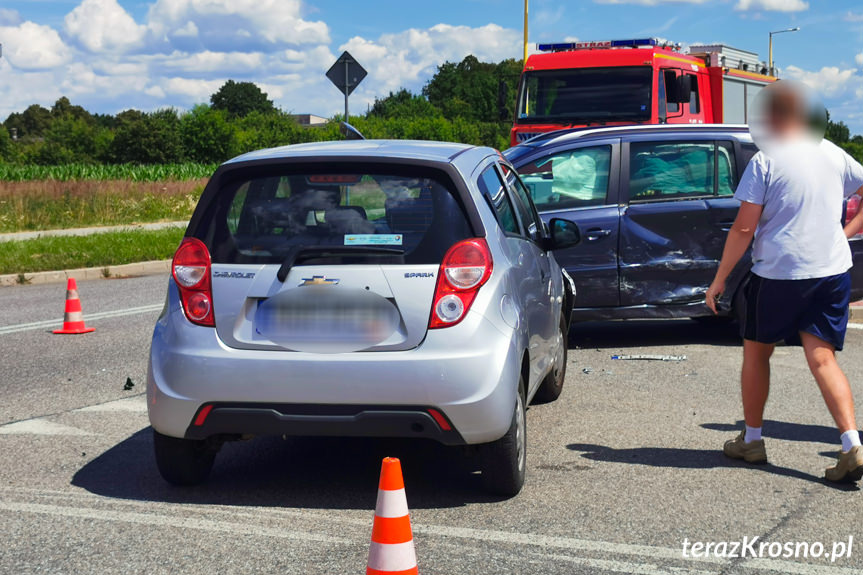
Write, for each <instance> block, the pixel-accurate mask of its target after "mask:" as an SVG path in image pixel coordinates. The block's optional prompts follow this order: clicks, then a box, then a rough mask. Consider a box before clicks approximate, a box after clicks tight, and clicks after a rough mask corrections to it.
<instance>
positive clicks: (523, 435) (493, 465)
mask: <svg viewBox="0 0 863 575" xmlns="http://www.w3.org/2000/svg"><path fill="white" fill-rule="evenodd" d="M482 448H483V449H482V484H483V487H484V488H485V490H486V491H488V492H490V493H493V494H495V495H503V496H506V497H513V496H515V495H518V492H519V491H521V488H522V486H524V476H525V470H526V468H527V425H526V418H525V405H524V380H519V386H518V394H517V396H516V401H515V410H514V412H513V414H512V422H511V423H510V426H509V429H508V430H507V432H506V434H505V435H504V436H503V437H501V438H500V439H498V440H497V441H493V442H491V443H486V444H484V445H483V446H482Z"/></svg>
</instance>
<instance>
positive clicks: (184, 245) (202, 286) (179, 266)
mask: <svg viewBox="0 0 863 575" xmlns="http://www.w3.org/2000/svg"><path fill="white" fill-rule="evenodd" d="M171 274H172V275H173V276H174V281H175V282H176V283H177V288H179V290H180V301H181V302H182V303H183V312H185V314H186V318H187V319H188V320H189V321H190V322H192V323H195V324H198V325H203V326H206V327H214V326H215V325H216V322H215V319H214V317H213V289H212V284H211V283H210V252H209V251H208V250H207V246H205V245H204V242H202V241H201V240H199V239H197V238H183V241H182V242H180V247H179V248H177V253H175V254H174V261H173V262H172V263H171Z"/></svg>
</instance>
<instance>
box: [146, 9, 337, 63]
mask: <svg viewBox="0 0 863 575" xmlns="http://www.w3.org/2000/svg"><path fill="white" fill-rule="evenodd" d="M301 8H302V1H301V0H157V1H156V2H155V3H154V4H153V5H151V7H150V10H149V14H148V22H149V28H150V32H151V33H152V35H153V39H154V40H155V41H157V42H163V43H168V44H170V45H173V46H174V47H179V48H184V47H190V46H193V45H194V46H198V47H200V48H204V49H209V50H213V51H228V50H231V49H233V50H244V49H250V48H261V47H264V46H266V47H269V48H272V46H274V45H294V46H299V45H307V44H324V43H328V42H329V41H330V36H329V27H328V26H327V25H326V23H324V22H311V21H307V20H305V19H303V18H302V17H301ZM181 39H189V42H192V39H194V42H195V43H194V44H189V45H188V46H186V45H183V44H180V43H179V42H180V40H181Z"/></svg>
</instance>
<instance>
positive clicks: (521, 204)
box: [501, 166, 545, 241]
mask: <svg viewBox="0 0 863 575" xmlns="http://www.w3.org/2000/svg"><path fill="white" fill-rule="evenodd" d="M501 169H502V170H503V173H504V176H505V178H506V183H507V184H508V185H509V189H510V190H512V193H513V204H515V210H516V211H517V212H518V216H519V218H520V219H521V224H522V226H524V228H525V232H526V235H527V237H529V238H530V239H532V240H533V241H539V240H540V239H542V238H543V237H544V236H545V232H544V230H543V227H542V220H541V219H540V218H539V215H538V214H537V213H536V208H534V206H533V202H532V201H531V200H530V194H528V192H527V190H526V189H525V187H524V184H522V183H521V181H520V180H519V179H518V178H517V177H516V175H515V172H513V171H512V170H510V169H509V168H508V167H506V166H501Z"/></svg>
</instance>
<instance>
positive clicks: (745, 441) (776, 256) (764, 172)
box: [706, 82, 863, 481]
mask: <svg viewBox="0 0 863 575" xmlns="http://www.w3.org/2000/svg"><path fill="white" fill-rule="evenodd" d="M762 97H763V99H764V100H763V101H764V104H765V110H764V115H765V123H766V128H767V135H766V137H765V138H763V139H762V140H761V141H759V142H758V143H759V144H760V145H761V146H762V151H760V152H759V153H758V154H756V155H755V157H753V158H752V161H750V162H749V165H748V166H747V167H746V171H745V173H744V174H743V177H742V178H741V181H740V184H739V186H738V188H737V192H736V193H735V195H734V197H735V198H736V199H738V200H740V202H741V205H740V211H739V213H738V215H737V219H736V220H735V222H734V225H733V226H732V228H731V231H729V233H728V238H727V240H726V243H725V250H724V252H723V254H722V261H721V262H720V265H719V269H718V271H717V272H716V278H715V279H714V280H713V283H712V284H711V286H710V288H709V289H708V291H707V295H706V298H707V305H708V306H709V307H710V308H711V309H712V310H713V311H714V312H716V301H717V299H718V298H719V296H721V295H722V293H723V292H724V291H725V280H726V278H727V277H728V275H729V274H730V273H731V271H732V270H733V269H734V266H735V265H736V264H737V262H738V261H739V260H740V258H741V257H742V256H743V254H744V253H745V252H746V249H747V247H748V246H749V243H750V241H752V240H753V237H754V242H753V247H752V261H753V266H752V278H751V279H750V281H749V283H748V284H747V286H746V288H745V296H746V298H745V301H746V310H745V311H746V313H745V317H744V321H743V325H742V326H741V328H742V332H743V339H744V342H743V368H742V375H741V383H742V391H743V413H744V419H745V423H746V428H745V430H744V431H743V432H741V433H740V435H739V436H738V437H737V438H736V439H733V440H730V441H728V442H726V443H725V445H724V447H723V451H724V453H725V454H726V455H727V456H729V457H732V458H735V459H743V460H745V461H748V462H750V463H763V462H766V461H767V452H766V449H765V447H764V441H763V440H762V439H761V424H762V419H763V414H764V405H765V404H766V402H767V395H768V392H769V388H770V357H771V355H772V354H773V349H774V347H775V345H776V343H778V342H780V341H783V340H785V341H787V342H789V343H800V344H802V345H803V349H804V351H805V354H806V359H807V361H808V363H809V368H810V370H811V371H812V374H813V375H814V376H815V380H816V381H817V383H818V386H819V388H820V389H821V394H822V396H823V397H824V401H825V403H826V404H827V407H828V409H829V410H830V413H831V415H832V416H833V419H834V420H835V422H836V425H837V426H838V428H839V432H840V439H841V441H842V451H841V452H840V454H839V461H838V462H837V464H836V465H835V466H833V467H830V468H828V469H827V470H826V472H825V477H826V478H827V479H829V480H831V481H848V480H852V481H857V480H859V479H860V478H861V477H863V448H861V445H860V437H859V434H858V431H857V423H856V420H855V413H854V399H853V396H852V394H851V386H850V385H849V383H848V379H847V378H846V377H845V374H844V373H843V372H842V369H841V368H840V367H839V364H838V363H837V361H836V355H835V352H836V351H837V350H841V349H842V346H843V343H844V340H845V330H846V326H847V323H848V304H849V299H850V290H851V277H850V273H849V271H848V270H849V269H850V268H851V266H852V261H851V250H850V248H849V246H848V239H847V238H848V237H851V236H853V235H854V234H855V233H857V232H858V231H860V228H861V227H863V219H861V218H855V220H854V221H852V222H850V223H849V224H848V226H846V228H845V229H843V227H842V221H841V220H842V211H843V200H845V199H846V198H848V197H850V196H852V195H853V194H855V193H857V194H861V193H863V166H861V165H860V164H859V163H858V162H857V161H855V160H854V159H853V158H851V157H850V156H849V155H848V154H846V153H845V152H844V151H843V150H842V149H841V148H839V147H837V146H835V145H834V144H832V143H830V142H828V141H826V140H817V139H814V138H812V137H810V134H809V132H808V125H809V121H808V120H809V117H810V114H809V108H808V104H807V102H806V98H805V97H804V95H803V94H802V93H801V92H800V90H799V89H797V88H795V87H794V86H793V85H791V84H789V83H787V82H777V83H776V84H772V85H771V86H769V87H768V88H765V90H764V93H763V96H762ZM765 150H766V151H765Z"/></svg>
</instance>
